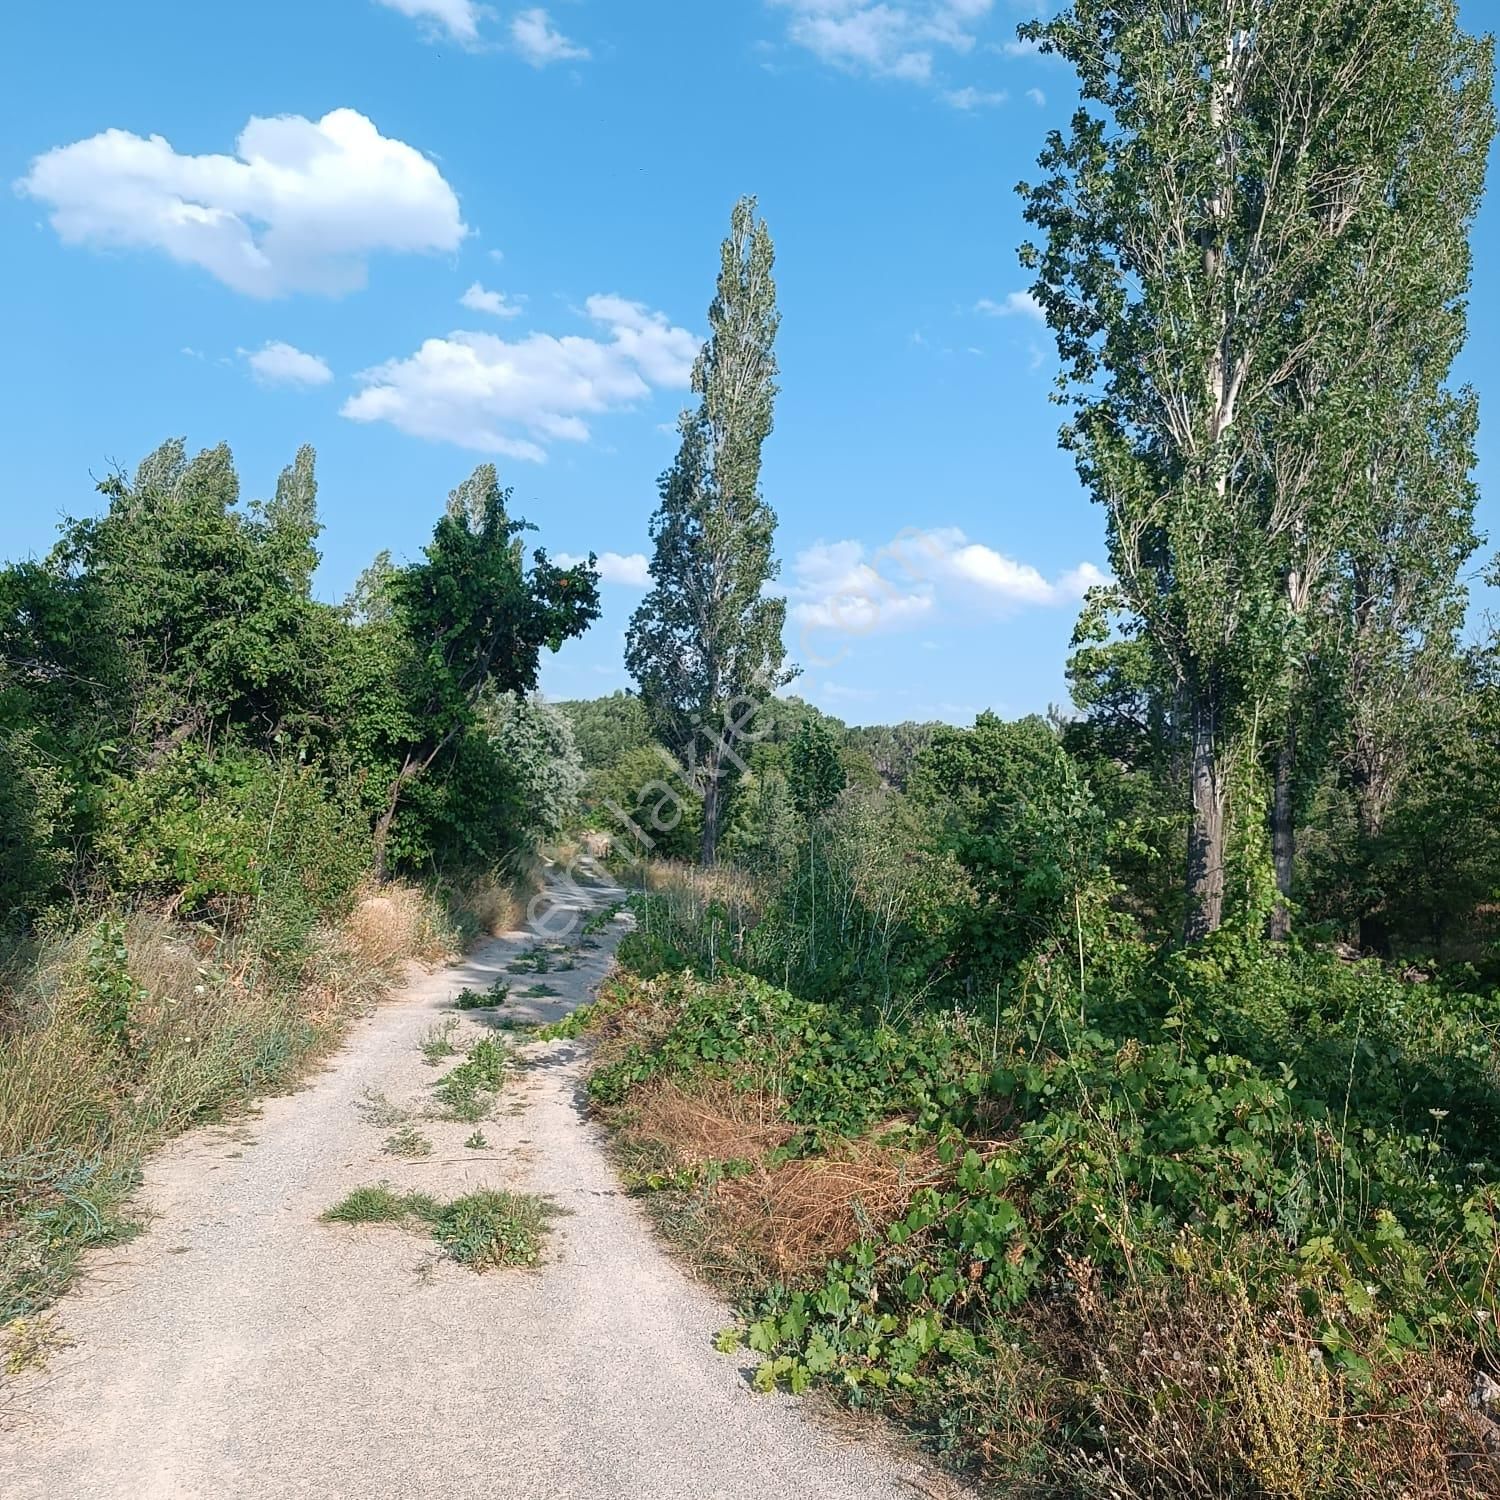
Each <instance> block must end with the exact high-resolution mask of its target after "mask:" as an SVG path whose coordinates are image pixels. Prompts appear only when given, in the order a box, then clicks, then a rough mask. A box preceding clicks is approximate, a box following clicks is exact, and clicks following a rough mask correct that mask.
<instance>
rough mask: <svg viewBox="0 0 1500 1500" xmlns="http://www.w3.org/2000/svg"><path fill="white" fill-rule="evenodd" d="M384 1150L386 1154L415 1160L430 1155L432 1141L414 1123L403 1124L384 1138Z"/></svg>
mask: <svg viewBox="0 0 1500 1500" xmlns="http://www.w3.org/2000/svg"><path fill="white" fill-rule="evenodd" d="M384 1150H385V1154H386V1155H387V1156H402V1157H406V1158H407V1159H408V1160H413V1161H415V1160H417V1159H418V1158H420V1157H424V1156H431V1155H432V1142H431V1141H430V1140H428V1139H427V1137H426V1136H425V1135H423V1134H422V1132H421V1131H420V1130H418V1129H417V1127H416V1126H415V1125H403V1126H402V1127H401V1128H400V1130H398V1131H396V1132H395V1133H394V1134H393V1135H388V1136H387V1137H386V1138H385V1147H384Z"/></svg>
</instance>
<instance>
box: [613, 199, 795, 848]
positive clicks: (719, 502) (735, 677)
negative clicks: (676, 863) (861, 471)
mask: <svg viewBox="0 0 1500 1500" xmlns="http://www.w3.org/2000/svg"><path fill="white" fill-rule="evenodd" d="M774 259H775V252H774V249H773V247H772V244H771V236H770V233H769V231H768V230H767V229H766V225H765V221H764V220H763V219H757V218H756V215H755V200H754V199H753V198H742V199H741V200H740V201H739V202H738V203H737V204H735V207H734V213H733V215H732V218H731V224H730V232H729V235H728V237H727V238H726V239H725V241H724V243H723V247H722V250H721V253H720V266H719V278H718V295H717V296H716V297H715V298H714V301H713V305H712V306H711V307H710V308H709V314H708V318H709V328H710V333H709V338H708V342H707V343H706V344H705V345H704V346H703V349H702V351H701V352H700V354H699V356H698V359H697V362H696V364H695V365H694V366H693V390H694V391H695V392H696V393H697V394H698V396H699V398H700V399H699V403H698V406H697V408H696V410H693V411H688V412H684V413H683V415H682V417H681V419H680V421H679V423H678V431H679V433H680V434H681V445H680V447H679V448H678V452H677V458H676V460H675V462H674V463H673V465H672V467H671V468H670V469H668V470H667V472H666V473H665V474H663V475H662V478H661V482H660V493H661V503H660V505H659V506H658V508H657V511H656V513H655V515H654V516H653V517H652V521H651V537H652V541H653V544H654V551H653V554H652V559H651V577H652V580H653V586H652V588H651V591H650V593H648V594H647V595H646V598H645V599H644V600H643V601H642V603H641V605H640V607H639V608H638V609H637V610H636V612H635V615H634V617H633V618H632V619H631V622H630V629H629V632H628V634H627V638H626V649H625V662H626V665H627V666H628V667H629V669H630V672H631V675H632V676H633V677H634V678H635V680H636V682H637V683H638V684H639V685H640V691H641V697H642V699H643V700H644V702H645V704H646V707H647V709H648V711H649V712H650V714H651V717H652V720H653V722H654V724H655V726H656V729H657V732H658V734H659V736H660V737H661V738H662V739H663V740H665V741H666V742H667V743H668V744H669V745H670V746H671V747H672V748H673V749H674V750H675V751H676V752H677V753H678V755H679V756H680V757H681V758H682V761H683V764H684V766H685V767H686V768H687V769H688V770H689V772H690V774H692V775H693V776H694V778H695V780H696V781H697V782H698V784H699V785H700V786H701V788H702V794H703V835H702V844H701V848H700V856H701V858H702V861H703V863H704V864H706V865H710V864H712V863H713V862H714V858H715V853H716V849H717V846H718V838H719V823H720V817H721V812H722V808H723V805H724V801H725V795H726V792H727V791H729V790H730V789H731V788H732V785H733V782H734V780H735V777H736V776H737V774H739V773H740V772H742V771H743V770H744V768H745V764H746V762H745V759H744V755H743V753H742V749H741V748H737V745H738V741H739V740H741V739H742V738H745V737H746V734H747V732H746V729H745V726H746V724H747V723H748V721H749V719H750V718H751V717H753V715H754V713H755V711H756V708H757V705H758V704H759V703H760V702H761V701H762V700H764V699H765V698H767V697H769V696H770V695H771V694H772V693H773V692H775V690H776V689H777V688H778V687H780V686H782V685H783V684H784V683H786V682H787V681H789V680H790V678H791V673H789V672H788V671H786V670H785V668H784V666H783V662H784V660H785V650H784V647H783V645H782V639H781V632H782V627H783V625H784V623H785V619H786V601H785V600H784V599H776V598H770V597H767V595H766V593H765V586H766V584H767V583H768V582H769V581H770V580H771V579H773V578H774V577H775V576H776V573H777V564H776V562H775V560H774V557H773V554H772V544H773V541H774V538H775V532H776V516H775V512H774V511H773V510H772V509H771V507H770V506H769V505H768V504H767V503H766V501H765V499H764V497H763V496H762V494H761V491H760V464H761V449H762V446H763V445H764V443H765V440H766V438H767V437H768V436H770V432H771V420H772V409H773V406H774V403H775V399H776V390H777V387H776V358H775V355H774V353H773V352H772V346H773V345H774V343H775V340H776V331H777V327H778V325H779V323H780V315H779V314H778V312H777V311H776V286H775V282H774V281H773V280H772V277H771V270H772V265H773V262H774ZM700 741H702V742H703V743H702V744H701V745H700V743H699V742H700Z"/></svg>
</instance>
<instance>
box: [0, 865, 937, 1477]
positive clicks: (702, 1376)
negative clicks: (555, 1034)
mask: <svg viewBox="0 0 1500 1500" xmlns="http://www.w3.org/2000/svg"><path fill="white" fill-rule="evenodd" d="M618 894H619V893H618V892H614V891H610V890H599V891H596V892H595V893H594V895H593V898H592V899H593V901H594V903H595V904H597V905H603V904H605V903H607V902H609V901H611V900H613V899H614V898H615V897H617V896H618ZM620 927H621V923H620V922H618V921H617V922H616V924H615V925H614V927H613V928H612V929H611V930H609V931H606V932H603V933H601V934H600V935H599V946H598V948H597V949H592V950H585V951H582V952H580V954H579V955H578V957H579V966H578V967H577V968H576V969H573V970H571V971H565V972H561V973H557V972H549V973H548V974H547V975H546V976H545V982H546V983H548V984H550V985H552V986H554V987H555V988H556V989H557V990H558V991H559V994H558V996H557V997H556V998H550V999H540V1000H535V1001H526V1000H522V1001H519V1002H516V1001H512V1002H508V1003H507V1005H506V1007H505V1013H512V1014H514V1013H520V1014H523V1015H526V1014H529V1015H531V1016H535V1017H537V1018H540V1019H551V1018H553V1017H555V1016H556V1015H558V1014H561V1013H563V1012H564V1011H566V1010H568V1009H570V1008H571V1007H572V1006H573V1005H575V1004H577V1003H579V1002H580V1001H581V1000H583V999H586V998H588V996H589V994H591V993H592V991H593V989H594V988H595V987H596V986H597V984H598V982H599V980H600V978H601V977H602V975H603V974H604V972H605V970H606V969H607V967H608V964H609V962H610V953H611V951H612V949H613V946H614V942H615V941H616V939H617V937H618V934H619V930H620ZM531 945H532V939H531V938H530V937H529V936H527V935H524V934H516V935H514V936H512V937H510V938H504V939H498V940H496V941H494V942H492V943H489V944H486V945H485V946H484V947H483V948H482V949H480V950H478V951H477V952H476V953H475V954H473V955H471V957H470V958H469V959H468V960H467V961H465V962H464V963H462V964H461V965H458V966H455V967H453V968H449V969H445V970H442V971H440V972H439V973H436V974H433V975H431V976H428V977H425V978H423V979H420V980H419V981H418V982H416V983H414V984H413V985H411V986H410V987H409V988H407V989H406V990H404V991H402V992H401V993H400V994H399V995H398V996H397V997H395V998H394V999H393V1000H391V1001H389V1002H388V1003H386V1004H385V1005H382V1006H381V1007H380V1008H379V1009H378V1010H377V1011H375V1013H374V1014H373V1015H372V1016H371V1017H370V1018H369V1019H367V1020H365V1021H364V1022H362V1023H360V1024H359V1025H358V1026H357V1027H356V1029H355V1031H354V1033H353V1035H352V1036H351V1038H350V1040H349V1041H348V1043H347V1044H346V1045H345V1047H344V1048H343V1049H342V1050H341V1051H340V1052H339V1053H338V1054H337V1055H336V1056H335V1057H334V1058H333V1060H332V1062H331V1064H330V1066H329V1067H328V1068H327V1069H326V1070H325V1071H324V1072H322V1073H320V1074H318V1075H317V1076H316V1077H315V1078H314V1079H312V1080H311V1081H310V1083H309V1085H308V1086H307V1087H306V1088H304V1089H302V1090H301V1091H300V1092H298V1093H296V1094H292V1095H288V1096H286V1097H282V1098H273V1099H269V1100H267V1101H265V1103H264V1104H263V1106H262V1107H261V1108H260V1110H259V1112H258V1113H257V1114H256V1115H254V1116H253V1117H252V1118H250V1119H249V1120H248V1121H246V1122H243V1123H242V1124H241V1125H239V1126H237V1127H234V1128H231V1129H212V1130H204V1131H199V1132H196V1133H194V1134H193V1135H191V1136H188V1137H184V1138H183V1139H181V1140H179V1141H177V1142H175V1143H174V1144H172V1145H171V1146H169V1147H168V1148H167V1149H166V1150H164V1151H163V1152H161V1153H160V1154H159V1155H158V1156H157V1157H156V1158H155V1159H154V1160H153V1161H152V1163H151V1164H150V1165H149V1167H148V1168H147V1173H146V1183H145V1186H144V1189H143V1200H144V1204H145V1206H146V1207H147V1209H148V1210H149V1211H150V1213H151V1215H152V1219H151V1224H150V1227H149V1228H148V1230H147V1231H146V1232H145V1233H144V1234H143V1235H141V1236H140V1237H139V1238H138V1239H136V1240H135V1241H134V1242H132V1243H131V1244H130V1245H128V1246H126V1247H124V1248H123V1249H119V1250H113V1251H109V1252H102V1253H100V1254H98V1255H96V1256H95V1257H94V1259H93V1260H91V1262H90V1268H89V1272H88V1274H87V1276H86V1277H85V1279H84V1281H83V1283H82V1285H81V1286H80V1287H79V1288H78V1289H77V1290H76V1291H75V1292H74V1293H72V1294H71V1295H70V1296H68V1297H67V1298H66V1299H64V1301H63V1303H62V1304H61V1307H60V1309H59V1311H60V1315H61V1322H62V1327H63V1329H64V1331H65V1332H66V1334H67V1335H69V1336H70V1337H71V1338H72V1339H73V1340H74V1343H73V1346H72V1347H71V1348H68V1349H65V1350H63V1351H61V1352H59V1353H57V1354H54V1355H53V1357H52V1360H51V1363H50V1367H49V1368H48V1370H47V1371H46V1372H45V1373H44V1374H41V1375H35V1376H26V1377H22V1378H20V1379H19V1380H17V1381H15V1382H12V1383H11V1385H10V1388H9V1390H8V1392H7V1394H8V1396H9V1398H10V1399H9V1402H8V1404H7V1405H6V1418H7V1420H6V1425H5V1430H4V1431H3V1432H0V1495H3V1496H4V1497H5V1500H29V1497H43V1496H45V1497H47V1500H71V1497H74V1496H80V1497H81V1496H89V1497H122V1500H125V1497H128V1500H155V1497H168V1496H171V1497H187V1496H204V1497H207V1496H213V1497H216V1500H233V1497H240V1496H244V1497H250V1496H254V1497H257V1500H264V1497H281V1496H328V1497H335V1496H337V1497H345V1496H350V1497H352V1496H359V1497H369V1500H380V1497H387V1496H389V1497H397V1496H400V1497H403V1500H404V1497H411V1496H434V1497H438V1496H441V1497H468V1496H486V1497H499V1496H503V1497H506V1500H529V1497H532V1496H537V1497H542V1496H546V1497H578V1500H584V1497H588V1500H594V1497H598V1500H635V1497H640V1500H647V1497H650V1500H676V1497H681V1500H711V1497H726V1500H727V1497H760V1496H766V1497H770V1496H777V1497H788V1496H794V1497H804V1496H805V1497H810V1500H845V1497H848V1500H855V1497H860V1500H894V1497H902V1500H911V1497H912V1496H913V1495H914V1494H923V1493H936V1492H937V1485H936V1483H935V1481H934V1480H933V1479H932V1477H931V1476H930V1474H929V1473H928V1472H927V1471H926V1470H925V1469H924V1468H920V1467H918V1466H916V1465H914V1464H913V1463H912V1461H911V1460H910V1459H909V1458H905V1457H897V1456H893V1455H892V1454H890V1453H887V1452H885V1451H884V1450H883V1448H878V1447H875V1446H873V1445H871V1444H868V1443H855V1442H852V1441H850V1440H848V1439H844V1438H841V1437H837V1436H835V1435H834V1433H833V1432H832V1430H831V1429H829V1428H826V1427H825V1426H824V1425H823V1424H820V1423H818V1422H817V1421H816V1420H815V1419H814V1418H813V1417H812V1416H811V1415H810V1414H809V1412H808V1411H807V1409H806V1408H805V1407H804V1406H802V1405H800V1404H799V1403H797V1402H794V1401H792V1400H791V1399H790V1398H782V1397H764V1396H758V1395H755V1394H754V1393H753V1392H751V1391H750V1389H749V1388H748V1385H747V1381H746V1376H745V1372H744V1370H743V1369H741V1368H740V1367H739V1366H738V1363H737V1362H736V1361H735V1360H733V1359H730V1358H726V1357H724V1356H721V1355H719V1354H716V1353H715V1352H714V1351H713V1349H712V1347H711V1344H710V1340H711V1339H712V1336H713V1334H714V1332H715V1331H716V1330H717V1329H719V1328H721V1327H722V1326H724V1324H725V1323H726V1322H727V1321H728V1317H727V1314H726V1312H725V1310H724V1308H723V1307H722V1306H721V1305H719V1304H718V1303H717V1302H716V1301H715V1300H714V1299H713V1298H712V1297H711V1296H710V1295H709V1294H708V1293H706V1292H705V1291H704V1290H703V1289H702V1288H701V1287H699V1286H697V1285H695V1284H694V1283H692V1282H691V1281H689V1280H688V1279H687V1278H686V1277H685V1276H684V1275H683V1273H682V1272H681V1271H680V1270H679V1269H678V1268H677V1267H676V1266H675V1265H674V1264H673V1262H672V1261H671V1260H670V1259H669V1258H668V1257H667V1256H666V1255H665V1254H664V1252H663V1251H662V1250H661V1249H660V1248H659V1247H658V1245H657V1244H656V1243H655V1242H654V1240H653V1238H652V1236H651V1233H650V1231H649V1229H648V1227H647V1225H646V1223H645V1221H644V1219H643V1217H642V1215H641V1213H640V1212H639V1210H638V1209H637V1208H636V1206H635V1205H634V1204H633V1203H632V1202H631V1201H630V1200H629V1199H628V1198H627V1197H625V1196H624V1195H623V1194H622V1191H621V1189H620V1186H619V1183H618V1181H617V1180H616V1178H615V1176H614V1173H613V1172H612V1170H611V1168H610V1166H609V1163H608V1160H607V1158H606V1156H605V1154H604V1152H603V1150H602V1146H601V1140H600V1135H599V1132H598V1130H597V1128H596V1127H594V1126H592V1125H590V1124H588V1123H587V1121H586V1120H585V1119H584V1117H583V1115H582V1112H581V1108H580V1099H579V1090H580V1084H581V1077H582V1071H581V1070H582V1058H581V1055H580V1049H579V1047H578V1046H577V1045H576V1044H573V1043H568V1042H555V1043H551V1044H548V1045H542V1046H534V1047H532V1048H529V1049H527V1051H528V1056H529V1057H530V1058H531V1059H532V1060H533V1062H534V1063H535V1066H534V1067H532V1068H530V1069H527V1070H525V1071H521V1072H518V1073H514V1074H513V1075H512V1076H511V1077H510V1078H509V1079H508V1080H507V1082H506V1085H505V1088H504V1091H503V1092H502V1094H501V1095H500V1100H499V1105H498V1107H497V1109H496V1111H495V1118H494V1119H492V1120H488V1121H485V1122H484V1123H483V1125H482V1126H481V1128H482V1130H483V1131H484V1134H485V1136H486V1137H487V1140H488V1143H489V1144H488V1147H487V1148H486V1149H483V1150H473V1149H467V1148H465V1146H464V1144H463V1142H464V1140H465V1138H466V1137H467V1136H468V1135H469V1133H470V1132H471V1131H472V1130H473V1129H474V1127H473V1126H472V1125H468V1124H460V1123H449V1122H440V1121H427V1120H421V1119H418V1120H416V1122H415V1123H416V1125H417V1127H418V1128H419V1129H421V1130H422V1131H423V1132H424V1133H425V1134H427V1135H428V1136H429V1137H430V1138H431V1140H432V1141H433V1144H434V1147H435V1150H434V1152H433V1155H432V1156H431V1157H430V1158H428V1159H426V1160H422V1161H405V1160H398V1159H396V1158H394V1157H392V1156H390V1155H387V1154H384V1153H383V1151H382V1144H383V1142H384V1140H385V1138H386V1136H387V1135H388V1134H389V1133H390V1128H391V1127H390V1126H389V1125H385V1126H380V1125H377V1124H375V1123H373V1122H372V1121H371V1119H370V1118H369V1111H368V1109H362V1108H361V1105H362V1104H363V1103H366V1102H367V1101H368V1098H369V1095H370V1093H371V1092H372V1091H373V1092H375V1093H378V1094H380V1095H383V1096H384V1097H385V1098H386V1099H388V1100H389V1101H390V1102H391V1104H393V1105H395V1106H397V1107H401V1108H405V1109H411V1110H417V1111H420V1109H421V1108H422V1107H423V1106H424V1105H425V1102H426V1101H427V1099H428V1098H429V1090H430V1087H431V1084H432V1082H433V1080H434V1078H435V1077H436V1076H438V1073H439V1071H440V1070H436V1069H433V1068H432V1067H429V1066H428V1065H427V1064H426V1063H425V1062H424V1060H423V1057H422V1054H421V1051H420V1042H421V1040H422V1038H423V1036H424V1034H426V1033H427V1031H428V1029H429V1028H430V1027H431V1026H432V1025H433V1023H434V1022H435V1021H439V1020H441V1019H442V1018H443V1017H444V1016H448V1015H453V1014H455V1012H454V1011H453V1008H452V1005H451V1000H452V997H453V995H454V994H455V993H456V992H457V991H458V990H459V989H460V988H462V987H463V986H465V985H469V986H471V987H475V988H482V987H484V986H485V985H487V984H489V983H490V982H491V980H492V979H494V978H495V977H497V976H500V975H505V976H506V977H507V978H510V979H511V980H512V982H513V985H514V989H515V990H517V991H519V990H520V989H522V988H524V987H525V986H526V985H528V984H529V983H531V982H532V980H531V977H530V976H525V977H517V976H513V975H510V974H508V973H507V970H506V964H507V962H508V961H510V960H511V959H513V958H514V957H515V956H516V954H517V953H518V952H521V951H524V950H525V949H527V948H529V947H530V946H531ZM483 1025H484V1022H483V1021H482V1020H475V1019H472V1013H470V1014H469V1015H467V1016H466V1017H465V1018H464V1019H463V1021H462V1023H461V1026H462V1030H461V1032H460V1033H459V1034H458V1035H457V1036H456V1037H455V1040H456V1041H463V1040H465V1039H467V1040H473V1039H474V1038H476V1037H477V1036H478V1035H480V1034H481V1028H482V1027H483ZM381 1179H386V1180H388V1181H390V1182H391V1183H393V1184H395V1185H396V1186H399V1187H412V1188H418V1187H419V1188H422V1189H425V1190H426V1191H428V1192H431V1193H433V1194H435V1195H437V1196H440V1197H451V1196H454V1195H456V1194H458V1193H461V1192H466V1191H471V1190H472V1189H474V1188H478V1187H482V1186H490V1187H508V1188H515V1189H530V1190H532V1191H537V1192H543V1193H549V1194H551V1195H553V1196H554V1197H555V1198H556V1200H557V1202H558V1203H559V1204H560V1205H561V1206H562V1207H563V1208H564V1209H565V1210H567V1214H566V1216H564V1217H559V1218H557V1219H555V1220H554V1221H553V1225H554V1227H553V1230H552V1234H551V1237H550V1241H549V1246H548V1250H547V1253H546V1257H545V1263H544V1264H543V1265H542V1266H541V1267H540V1269H538V1270H533V1271H516V1270H501V1271H492V1272H489V1273H487V1274H485V1275H483V1276H479V1275H475V1274H474V1273H472V1272H470V1271H468V1270H466V1269H464V1268H462V1267H460V1266H457V1265H455V1264H453V1263H452V1262H449V1261H446V1260H441V1259H438V1258H437V1257H436V1255H435V1253H434V1247H432V1246H431V1244H430V1242H427V1241H424V1240H423V1239H421V1238H419V1237H418V1236H416V1235H412V1234H408V1233H406V1232H403V1231H401V1230H396V1229H388V1228H380V1227H357V1228H351V1227H349V1226H344V1225H330V1224H323V1223H321V1222H319V1215H320V1214H321V1213H322V1212H323V1210H324V1209H326V1208H327V1207H329V1205H331V1204H332V1203H334V1202H336V1201H337V1200H338V1199H339V1198H341V1197H342V1196H343V1195H344V1194H345V1193H346V1192H348V1191H349V1190H350V1189H351V1188H354V1187H357V1186H360V1185H362V1184H366V1183H371V1182H375V1181H379V1180H381Z"/></svg>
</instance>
